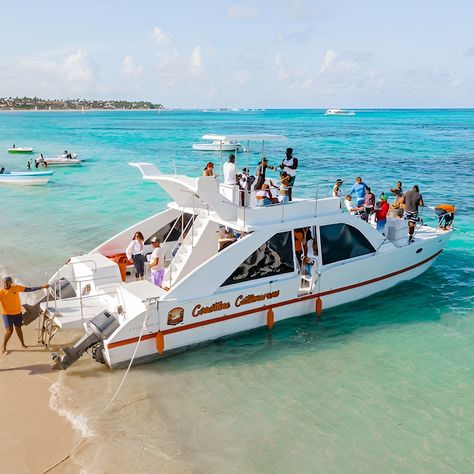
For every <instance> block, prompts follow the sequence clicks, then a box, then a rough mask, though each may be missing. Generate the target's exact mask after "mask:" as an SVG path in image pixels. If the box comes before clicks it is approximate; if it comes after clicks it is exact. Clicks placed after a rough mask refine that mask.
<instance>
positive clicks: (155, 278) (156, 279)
mask: <svg viewBox="0 0 474 474" xmlns="http://www.w3.org/2000/svg"><path fill="white" fill-rule="evenodd" d="M150 243H151V246H152V247H153V252H151V257H150V271H151V282H152V283H153V284H154V285H156V286H161V284H162V283H163V277H164V276H165V252H164V249H163V247H161V245H160V241H159V240H158V239H157V238H156V237H152V238H151V240H150Z"/></svg>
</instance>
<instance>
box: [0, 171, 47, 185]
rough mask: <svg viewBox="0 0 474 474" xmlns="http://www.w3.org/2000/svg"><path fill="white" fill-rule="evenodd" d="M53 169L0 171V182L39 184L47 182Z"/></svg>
mask: <svg viewBox="0 0 474 474" xmlns="http://www.w3.org/2000/svg"><path fill="white" fill-rule="evenodd" d="M53 174H54V171H4V172H3V173H0V183H1V184H17V185H22V186H39V185H43V184H48V182H49V180H50V179H51V176H53Z"/></svg>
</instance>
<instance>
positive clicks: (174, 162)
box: [173, 160, 178, 175]
mask: <svg viewBox="0 0 474 474" xmlns="http://www.w3.org/2000/svg"><path fill="white" fill-rule="evenodd" d="M173 168H174V174H175V175H177V174H178V173H177V172H176V161H175V160H173Z"/></svg>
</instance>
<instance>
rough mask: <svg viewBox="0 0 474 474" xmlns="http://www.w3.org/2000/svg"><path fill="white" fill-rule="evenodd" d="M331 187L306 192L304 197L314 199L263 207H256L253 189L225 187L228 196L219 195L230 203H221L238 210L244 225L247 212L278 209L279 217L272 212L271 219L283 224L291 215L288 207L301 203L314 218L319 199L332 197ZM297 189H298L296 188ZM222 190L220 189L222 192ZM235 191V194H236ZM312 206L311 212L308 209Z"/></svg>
mask: <svg viewBox="0 0 474 474" xmlns="http://www.w3.org/2000/svg"><path fill="white" fill-rule="evenodd" d="M332 186H333V184H331V183H320V184H318V185H317V186H316V188H315V189H314V188H313V190H312V191H311V192H310V193H308V192H306V193H305V194H306V196H308V194H313V193H314V194H313V196H314V197H304V198H296V199H294V200H292V201H288V200H283V201H279V202H272V203H269V204H265V205H258V204H257V202H258V201H257V199H256V194H257V192H258V191H259V190H255V189H241V188H239V187H238V185H226V189H227V190H228V191H229V196H225V194H224V193H222V192H221V194H222V195H223V196H224V197H227V199H228V200H229V201H232V203H230V202H228V201H224V200H223V201H222V202H223V203H224V204H226V205H231V206H237V207H238V209H239V210H240V214H239V219H240V220H242V221H243V224H244V225H247V223H248V213H249V212H252V213H253V212H255V210H256V209H262V208H264V209H272V210H274V209H279V210H280V213H279V217H277V216H276V215H275V213H274V211H272V214H273V219H277V218H279V220H280V221H281V222H285V220H286V219H288V218H289V217H288V216H290V215H291V214H290V212H289V211H290V210H291V209H292V208H291V207H289V206H293V207H294V206H301V205H302V204H301V203H302V202H304V203H305V205H306V206H308V207H309V209H306V214H307V213H308V212H310V213H311V212H312V213H313V214H314V216H315V217H316V215H317V214H318V207H319V206H320V205H321V203H320V202H319V201H320V200H321V199H326V198H329V197H332ZM291 188H292V187H288V189H291ZM296 188H298V187H296ZM222 189H223V188H221V190H222ZM236 190H237V192H236ZM230 192H232V199H230ZM272 198H273V199H275V198H276V196H272ZM313 204H314V208H313V211H311V209H310V207H311V206H312V205H313Z"/></svg>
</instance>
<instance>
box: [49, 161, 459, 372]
mask: <svg viewBox="0 0 474 474" xmlns="http://www.w3.org/2000/svg"><path fill="white" fill-rule="evenodd" d="M131 165H132V166H135V167H137V168H138V169H139V170H140V171H141V173H142V175H143V179H145V180H147V181H152V182H155V183H156V184H158V185H160V186H161V187H162V188H163V189H164V190H165V191H166V192H167V193H168V194H169V196H170V198H171V200H172V202H170V203H169V204H168V208H167V209H166V210H164V211H163V212H160V213H158V214H156V215H153V216H151V217H149V218H147V219H145V220H143V221H141V222H138V223H137V224H135V225H133V226H131V227H129V228H128V229H125V230H124V231H122V232H120V233H119V234H117V235H115V236H114V237H112V238H110V239H109V240H107V241H106V242H104V243H103V244H101V245H99V246H98V247H97V248H95V249H94V250H92V251H91V252H90V253H88V254H86V255H80V256H76V257H72V258H71V259H70V261H69V262H68V263H67V264H66V265H64V266H63V267H62V268H61V269H60V270H59V271H58V272H57V273H56V274H55V275H54V276H53V277H52V278H51V280H50V285H51V289H50V293H49V295H48V300H47V301H45V302H43V303H42V308H43V313H42V323H41V325H40V327H41V339H42V340H43V342H44V343H46V344H48V343H49V341H50V340H51V337H52V336H53V335H54V333H55V332H56V331H58V330H65V329H68V328H76V329H77V328H84V330H85V333H84V335H83V336H82V338H81V339H80V340H79V341H77V342H76V344H75V345H74V346H73V347H67V348H64V349H63V352H60V353H55V354H53V360H54V361H55V363H56V366H57V367H59V368H62V369H65V368H67V367H68V366H70V365H71V364H72V363H73V362H75V361H76V360H77V359H78V358H79V357H80V356H81V355H82V354H83V353H84V352H85V351H86V350H87V349H89V348H91V349H92V356H93V357H94V359H96V360H97V361H99V362H103V363H106V364H107V365H108V366H109V367H111V368H116V367H122V366H124V365H127V364H129V363H132V362H133V363H138V362H145V361H149V360H153V359H156V358H159V357H163V356H166V355H169V354H172V353H174V352H176V351H179V350H183V349H185V348H188V347H190V346H193V345H195V344H198V343H204V342H206V341H210V340H214V339H217V338H220V337H224V336H229V335H233V334H237V333H241V332H244V331H248V330H252V329H255V328H259V327H263V326H268V328H270V329H271V328H272V326H273V325H274V324H278V322H279V321H282V320H284V319H287V318H293V317H297V316H301V315H305V314H308V313H318V314H319V313H321V312H322V311H323V312H324V311H325V310H326V309H328V308H332V307H335V306H338V305H342V304H345V303H349V302H352V301H356V300H359V299H362V298H366V297H368V296H371V295H373V294H374V293H377V292H381V291H386V290H387V289H389V288H391V287H393V286H394V285H396V284H398V283H401V282H403V281H406V280H411V279H412V278H415V277H417V276H419V275H420V274H422V273H423V272H424V271H426V270H427V269H428V268H429V267H430V266H431V265H432V264H433V263H434V261H435V260H436V258H437V257H438V256H439V254H440V253H441V252H442V251H443V248H444V247H445V245H446V243H447V242H448V240H449V238H450V237H451V232H452V231H442V230H440V229H437V228H435V227H429V226H425V225H421V224H420V225H418V228H417V231H416V234H415V241H414V243H411V244H408V239H407V223H406V221H404V220H403V219H389V220H388V222H387V227H386V235H387V237H385V236H384V235H382V234H381V233H379V232H378V231H377V230H376V229H375V228H374V226H373V225H371V224H369V223H367V222H365V221H363V220H361V219H360V218H358V217H356V216H351V215H350V214H349V213H344V212H342V211H341V208H340V200H339V198H332V197H329V198H319V199H298V198H295V199H294V200H293V201H292V202H289V203H286V204H274V205H270V206H256V205H255V204H256V201H255V192H254V191H249V192H248V194H249V196H248V199H247V200H244V201H246V203H247V204H248V205H246V206H245V207H244V206H242V205H241V202H242V200H241V199H240V197H239V192H238V191H237V189H236V187H235V186H232V185H224V184H219V183H218V181H217V180H216V179H215V178H214V177H207V176H206V177H204V176H203V177H198V178H192V177H189V176H184V175H171V174H164V173H162V172H160V170H158V169H157V168H156V167H155V166H154V165H153V164H150V163H131ZM294 194H297V192H296V193H294ZM223 228H227V229H232V232H233V233H234V234H235V238H233V239H230V241H229V239H222V233H221V231H222V230H223ZM302 228H305V229H307V230H310V231H311V233H312V235H313V236H314V238H315V239H316V242H317V249H319V251H316V255H315V256H314V258H315V263H314V264H313V265H312V266H307V265H301V266H300V264H299V261H298V259H297V258H296V253H295V252H296V247H295V230H296V229H302ZM138 230H139V231H141V232H142V233H143V234H144V236H145V239H146V240H145V250H146V252H150V251H151V246H150V241H151V238H152V237H155V236H156V237H158V238H159V239H160V241H161V242H162V245H163V247H164V249H165V254H166V260H167V262H166V271H165V277H164V282H163V286H162V287H158V286H155V285H153V284H152V283H151V281H149V280H142V281H129V280H130V277H129V276H127V274H126V269H127V266H128V263H129V262H127V259H126V257H125V256H124V255H123V251H124V249H125V248H126V247H127V244H128V243H129V242H130V240H131V239H132V236H133V235H134V233H135V232H136V231H138ZM300 232H301V231H300V230H299V231H298V233H300ZM226 235H228V234H226ZM224 240H226V242H225V245H223V241H224ZM300 267H301V268H300ZM433 292H434V293H435V292H436V288H433Z"/></svg>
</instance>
